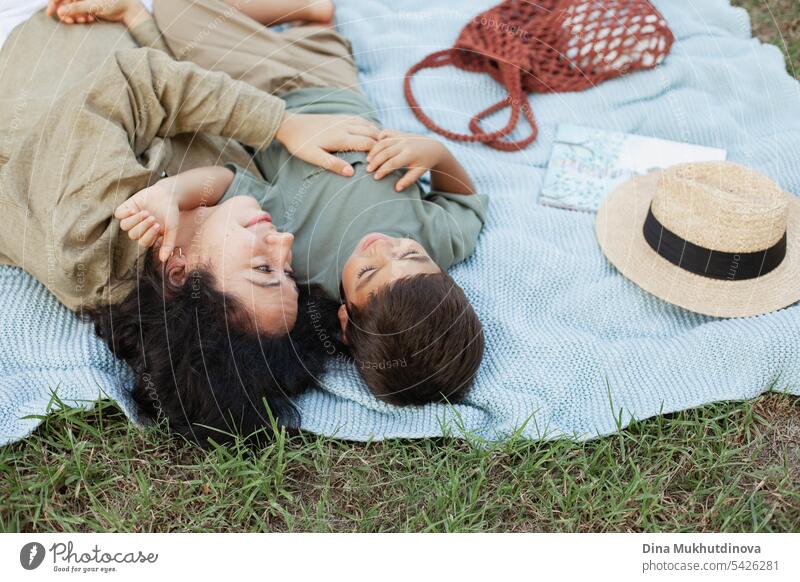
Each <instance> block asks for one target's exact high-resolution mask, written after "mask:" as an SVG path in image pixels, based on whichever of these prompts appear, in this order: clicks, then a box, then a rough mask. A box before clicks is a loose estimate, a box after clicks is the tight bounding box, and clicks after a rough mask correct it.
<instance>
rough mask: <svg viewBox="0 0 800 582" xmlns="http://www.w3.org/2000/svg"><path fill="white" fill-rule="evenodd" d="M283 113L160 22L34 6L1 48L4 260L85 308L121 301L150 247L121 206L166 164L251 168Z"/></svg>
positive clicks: (0, 257)
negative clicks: (63, 13) (138, 238)
mask: <svg viewBox="0 0 800 582" xmlns="http://www.w3.org/2000/svg"><path fill="white" fill-rule="evenodd" d="M137 45H138V46H137ZM283 110H284V103H283V101H282V100H281V99H279V98H277V97H273V96H271V95H269V94H267V93H264V92H262V91H259V90H257V89H255V88H253V87H251V86H249V85H247V84H245V83H243V82H239V81H234V80H232V79H231V78H230V77H228V76H227V75H224V74H221V73H212V72H208V71H205V70H203V69H200V68H199V67H197V66H195V65H193V64H190V63H180V62H177V61H175V60H174V59H172V57H171V55H169V54H168V49H167V47H166V45H165V44H164V42H163V40H162V38H161V35H160V33H159V32H158V29H157V28H156V26H155V24H154V23H153V22H152V21H150V22H146V23H144V24H142V25H140V26H139V27H137V28H136V29H134V30H132V31H130V32H128V31H127V30H126V29H125V28H124V27H123V26H122V25H118V24H111V23H96V24H92V25H90V26H68V25H63V24H59V23H58V22H56V21H55V20H54V19H52V18H49V17H47V16H46V15H45V14H44V12H39V13H37V14H35V15H34V16H33V17H32V18H31V19H30V20H28V21H27V22H25V23H23V24H22V25H20V26H18V27H17V28H16V29H15V30H14V32H13V33H12V34H11V36H10V37H9V38H8V40H7V41H6V43H5V44H4V45H3V48H2V51H0V264H10V265H16V266H19V267H21V268H23V269H25V270H26V271H27V272H28V273H30V274H31V275H33V276H34V277H35V278H36V279H38V280H39V281H40V282H41V283H43V284H44V285H45V286H46V287H47V288H48V289H49V290H50V291H51V292H52V293H54V294H55V295H56V297H57V298H58V299H59V300H60V301H61V302H62V303H64V304H65V305H66V306H67V307H68V308H70V309H72V310H76V311H77V310H80V308H81V306H83V305H91V304H96V303H99V302H105V301H112V302H113V301H116V300H119V299H121V297H122V296H123V295H124V293H126V292H127V291H128V289H126V288H125V287H124V286H122V287H120V286H119V285H116V284H115V283H116V281H117V280H119V279H120V278H121V277H123V276H124V275H126V274H127V273H128V272H129V271H130V270H131V269H132V268H133V267H134V265H135V264H136V259H137V257H138V256H139V255H140V254H141V249H139V248H138V247H137V245H136V244H135V243H134V242H132V241H130V240H129V239H128V237H127V235H126V234H125V233H124V232H122V231H121V230H120V228H119V222H118V221H117V220H114V219H113V213H114V209H115V208H116V207H117V206H118V205H119V204H120V203H121V202H122V201H124V200H125V199H126V198H128V197H129V196H131V195H132V194H134V193H135V192H137V191H138V190H140V189H142V188H145V187H146V186H148V185H150V184H152V183H153V182H155V181H156V180H157V179H158V178H159V177H160V176H161V174H162V172H164V171H166V172H168V173H169V174H170V175H172V174H175V173H177V172H179V171H183V170H188V169H190V168H194V167H199V166H204V165H220V164H223V163H226V162H233V163H239V164H244V165H249V164H250V159H249V156H248V155H247V152H246V151H245V150H244V148H243V147H242V146H241V145H240V144H239V143H236V142H241V143H243V144H247V145H249V146H251V147H254V148H257V149H260V148H263V147H264V146H266V145H267V144H268V143H269V142H270V141H271V140H272V138H273V137H274V135H275V132H276V130H277V127H278V125H279V123H280V119H281V117H282V115H283Z"/></svg>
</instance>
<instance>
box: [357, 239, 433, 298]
mask: <svg viewBox="0 0 800 582" xmlns="http://www.w3.org/2000/svg"><path fill="white" fill-rule="evenodd" d="M441 272H442V270H441V269H440V268H439V266H438V265H437V264H436V263H435V262H433V259H431V257H430V256H429V255H428V253H427V252H426V251H425V249H424V247H423V246H422V245H421V244H419V243H418V242H417V241H415V240H413V239H410V238H394V237H390V236H386V235H385V234H381V233H378V232H373V233H370V234H368V235H366V236H364V237H363V238H362V239H361V240H360V241H358V244H357V245H356V248H355V250H354V251H353V254H351V255H350V258H348V259H347V262H346V263H345V265H344V268H343V269H342V289H343V291H344V295H345V297H344V298H346V300H347V303H349V304H353V305H355V306H357V307H361V306H363V305H364V304H365V303H366V302H367V301H368V300H369V297H370V295H373V294H375V293H376V292H377V291H378V290H379V289H380V288H381V287H384V286H386V285H389V284H391V283H393V282H394V281H396V280H398V279H402V278H405V277H413V276H415V275H425V274H433V273H441Z"/></svg>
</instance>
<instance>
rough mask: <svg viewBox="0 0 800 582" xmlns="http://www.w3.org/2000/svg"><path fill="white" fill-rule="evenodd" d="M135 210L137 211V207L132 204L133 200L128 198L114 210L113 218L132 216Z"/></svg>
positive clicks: (119, 218) (120, 218)
mask: <svg viewBox="0 0 800 582" xmlns="http://www.w3.org/2000/svg"><path fill="white" fill-rule="evenodd" d="M137 212H139V208H138V207H137V206H136V204H134V202H133V200H131V199H130V198H128V199H127V200H126V201H125V202H123V203H122V204H120V205H119V206H117V208H116V209H115V210H114V218H116V219H118V220H122V219H123V218H128V217H129V216H133V215H134V214H136V213H137Z"/></svg>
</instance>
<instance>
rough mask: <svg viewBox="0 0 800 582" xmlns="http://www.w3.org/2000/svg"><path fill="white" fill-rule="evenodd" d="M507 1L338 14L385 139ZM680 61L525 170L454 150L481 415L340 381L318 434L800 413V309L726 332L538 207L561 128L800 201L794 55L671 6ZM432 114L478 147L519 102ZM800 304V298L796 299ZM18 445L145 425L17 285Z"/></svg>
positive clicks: (0, 312)
mask: <svg viewBox="0 0 800 582" xmlns="http://www.w3.org/2000/svg"><path fill="white" fill-rule="evenodd" d="M495 2H496V0H472V1H470V2H464V1H463V0H405V1H404V2H402V3H397V2H395V1H394V0H338V2H337V19H338V23H339V26H340V30H341V31H342V32H343V33H344V34H345V35H346V36H348V37H349V38H350V39H352V42H353V49H354V52H355V54H356V60H357V61H358V63H359V67H360V70H361V75H362V76H361V79H362V82H363V86H364V88H365V90H366V92H367V93H368V94H369V96H370V97H371V98H372V100H373V102H374V103H375V105H376V106H377V108H378V110H379V111H380V113H381V115H382V117H383V120H384V122H385V124H386V125H387V126H389V127H394V128H397V129H400V130H406V131H415V132H422V131H425V130H424V128H423V127H422V126H421V125H420V124H419V123H418V122H417V121H416V118H415V117H414V116H413V115H412V113H411V112H410V111H409V109H408V107H407V105H406V102H405V99H404V97H403V93H402V79H403V75H404V74H405V72H406V70H407V69H408V67H409V66H410V65H412V64H413V63H415V62H417V61H418V60H419V59H420V58H422V57H423V56H424V55H426V54H428V53H430V52H432V51H435V50H438V49H441V48H444V47H447V46H450V45H451V44H452V43H453V41H454V40H455V38H456V36H457V35H458V32H459V31H460V29H461V28H462V26H463V25H464V24H465V23H466V22H468V21H469V20H470V18H472V17H473V16H475V14H477V13H478V12H479V11H481V10H483V9H485V8H488V7H490V6H491V5H492V4H494V3H495ZM657 6H658V8H659V10H661V12H662V13H663V14H664V16H665V17H666V19H667V21H668V22H669V25H670V26H671V28H672V30H673V32H674V33H675V36H676V38H677V42H676V43H675V45H674V46H673V48H672V53H671V54H670V55H669V57H668V58H667V60H666V62H665V64H664V65H663V66H661V67H659V68H658V69H656V70H654V71H648V72H640V73H635V74H632V75H629V76H626V77H623V78H621V79H618V80H614V81H609V82H606V83H604V84H602V85H600V86H599V87H596V88H594V89H592V90H589V91H585V92H581V93H563V94H554V95H534V96H533V97H532V98H531V103H532V106H533V111H534V113H535V115H536V117H537V119H538V122H539V127H540V132H539V138H538V139H537V141H536V142H535V143H534V144H533V145H531V146H530V147H528V148H527V149H526V150H524V151H522V152H519V153H514V154H510V153H502V152H496V151H494V150H490V149H488V148H486V147H483V146H478V145H462V144H451V145H452V149H453V151H454V153H455V154H456V156H457V157H458V158H459V159H460V160H462V161H463V162H464V164H465V166H466V167H467V168H468V169H469V172H470V174H471V175H472V176H473V178H474V179H475V182H476V183H477V185H478V186H479V189H480V190H481V191H482V192H485V193H487V194H489V195H490V196H491V198H492V202H491V205H490V209H489V219H488V224H487V225H486V228H485V230H484V232H483V233H482V235H481V238H480V240H479V243H478V247H477V251H476V253H475V255H474V257H473V258H471V259H470V260H468V261H467V262H465V263H463V264H461V265H459V266H457V267H456V268H454V269H453V271H452V274H453V276H454V277H455V278H456V280H457V281H458V282H459V283H460V284H461V285H462V286H463V287H464V289H465V290H466V292H467V294H468V295H469V297H470V298H471V300H472V302H473V305H474V306H475V308H476V310H477V311H478V313H479V315H480V317H481V319H482V321H483V325H484V327H485V330H486V340H487V350H486V357H485V361H484V363H483V366H482V368H481V370H480V373H479V377H478V379H477V385H476V386H475V388H474V389H473V391H472V393H471V394H470V396H469V398H468V399H467V402H466V403H465V404H462V405H457V406H454V407H445V406H440V405H429V406H425V407H420V408H404V409H399V408H395V407H392V406H389V405H386V404H382V403H380V402H378V401H376V400H375V399H374V398H372V397H371V396H370V394H369V393H368V392H367V390H366V389H365V387H364V386H363V385H362V384H361V382H360V380H359V379H358V376H357V374H356V372H355V370H353V369H350V368H347V367H346V365H345V364H336V365H335V366H334V369H333V371H332V372H331V373H330V374H329V375H327V377H326V378H325V389H324V390H323V391H315V392H312V393H309V394H308V395H306V396H304V397H303V398H302V399H301V400H300V408H301V411H302V415H303V426H304V428H306V429H308V430H310V431H313V432H316V433H321V434H326V435H335V436H337V437H341V438H347V439H356V440H362V439H371V438H374V439H383V438H392V437H423V436H433V435H441V434H442V433H443V432H448V433H450V434H460V433H461V432H462V431H467V432H470V433H474V434H478V435H480V436H482V437H486V438H491V439H494V438H501V437H503V436H505V435H508V434H509V433H511V432H513V431H515V430H518V429H519V430H520V431H521V432H522V433H523V434H525V435H527V436H530V437H532V438H554V437H559V436H566V437H569V438H575V439H584V438H589V437H592V436H596V435H602V434H607V433H610V432H613V431H615V430H616V429H617V427H618V426H619V425H625V424H627V423H628V422H629V421H630V420H631V418H634V417H635V418H639V419H641V418H646V417H649V416H652V415H655V414H659V413H662V412H663V413H666V412H671V411H675V410H681V409H685V408H689V407H693V406H698V405H701V404H704V403H707V402H712V401H716V400H731V399H733V400H738V399H744V398H751V397H753V396H755V395H757V394H759V393H761V392H764V391H765V390H768V389H770V388H773V389H776V390H785V391H789V392H792V393H795V394H800V306H798V305H795V306H793V307H791V308H789V309H785V310H783V311H780V312H777V313H773V314H771V315H767V316H763V317H756V318H749V319H741V320H715V319H713V318H709V317H704V316H700V315H696V314H693V313H689V312H687V311H684V310H682V309H679V308H677V307H673V306H671V305H668V304H666V303H664V302H663V301H660V300H658V299H656V298H654V297H652V296H650V295H648V294H646V293H644V292H643V291H641V290H640V289H639V288H638V287H637V286H636V285H634V284H632V283H630V282H628V281H627V280H625V279H624V278H623V277H622V276H621V275H619V273H617V272H616V271H615V270H614V269H613V268H612V267H611V266H610V265H609V263H608V262H607V261H606V260H605V259H604V258H603V256H602V254H601V252H600V250H599V248H598V246H597V244H596V242H595V239H594V234H593V219H594V217H593V215H589V214H583V213H576V212H570V211H565V210H557V209H552V208H545V207H541V206H539V205H538V204H537V201H536V200H537V195H538V192H539V189H540V186H541V183H542V178H543V175H544V167H545V165H546V163H547V159H548V155H549V153H550V148H551V145H552V141H553V137H554V132H555V128H556V125H557V124H558V123H574V124H580V125H591V126H595V127H601V128H607V129H613V130H622V131H627V132H635V133H639V134H642V135H650V136H656V137H661V138H666V139H672V140H678V141H686V142H691V143H697V144H703V145H708V146H714V147H721V148H725V149H727V150H728V152H729V155H728V158H729V159H730V160H733V161H736V162H740V163H743V164H746V165H749V166H753V167H755V168H758V169H760V170H761V171H763V172H765V173H767V174H769V175H770V176H772V177H773V178H774V179H776V180H777V181H778V182H779V183H780V184H781V185H782V186H783V187H784V188H786V189H787V190H789V191H790V192H792V193H794V194H795V195H797V194H800V163H798V160H800V85H798V83H797V82H796V81H794V80H792V79H791V78H790V76H789V75H788V74H787V73H786V71H785V68H784V62H783V58H782V56H781V53H780V51H779V50H778V49H777V48H775V47H772V46H769V45H763V44H761V43H760V42H759V41H757V40H754V39H752V38H751V37H750V28H749V21H748V17H747V14H746V12H745V11H744V10H742V9H737V8H731V7H730V6H729V5H728V3H727V2H726V1H725V0H702V1H699V0H664V1H660V2H657ZM415 92H416V94H417V96H418V98H419V99H420V101H421V102H422V103H423V104H424V105H425V107H426V111H428V112H429V114H431V115H433V116H434V118H435V119H437V120H438V121H440V122H441V124H442V125H445V126H446V127H449V128H453V129H456V130H459V131H463V129H464V128H466V125H467V121H468V119H469V116H470V115H471V114H473V113H475V112H477V111H480V110H481V109H483V108H484V107H485V106H487V105H489V104H491V103H494V102H496V101H497V100H499V99H500V98H501V97H502V96H503V95H504V93H503V91H502V89H501V88H500V87H499V86H498V85H496V84H495V83H494V82H493V81H491V80H490V79H489V78H488V77H487V76H485V75H474V74H469V73H465V72H462V71H458V70H456V69H453V68H451V67H450V68H444V69H436V70H429V71H425V72H423V73H421V74H419V75H418V76H417V77H416V78H415ZM798 284H800V283H798ZM0 298H2V299H0V442H8V441H11V440H15V439H18V438H21V437H23V436H25V435H26V434H28V433H29V432H30V431H31V430H32V429H33V428H34V427H35V426H36V424H37V423H38V421H37V420H36V419H24V418H22V417H24V416H26V415H41V414H43V413H44V412H45V410H46V408H47V404H48V401H49V400H50V392H51V391H55V392H56V393H57V394H58V397H59V398H60V399H61V400H62V401H64V402H66V403H70V404H72V403H73V402H75V403H76V404H78V405H80V404H82V402H81V401H83V402H91V401H92V400H93V399H95V398H96V397H97V396H98V395H100V394H103V393H104V394H106V395H108V396H109V397H111V398H114V399H116V400H117V401H118V402H119V403H120V405H121V406H122V408H123V409H125V410H126V411H127V412H129V413H131V412H132V406H131V402H130V398H129V396H128V392H127V387H128V386H130V380H131V377H130V373H129V372H128V371H127V370H126V368H125V366H124V365H122V364H120V363H119V362H117V361H115V359H114V358H113V357H112V356H111V355H110V354H109V352H108V351H107V350H106V348H105V347H104V346H103V345H101V343H100V342H99V341H98V340H97V339H95V338H94V336H93V334H92V332H91V330H90V329H89V328H88V327H87V326H85V325H83V324H78V323H77V322H76V321H75V319H74V318H73V317H72V316H71V315H70V314H69V313H68V312H67V311H66V310H65V309H64V308H63V307H62V306H60V305H59V304H58V303H57V302H56V300H55V299H54V298H53V297H52V296H51V295H50V294H49V293H48V292H47V291H45V290H44V288H43V287H42V286H41V285H39V284H38V283H37V282H35V281H33V280H32V279H31V278H30V277H28V276H27V275H26V274H25V273H23V272H22V271H20V270H18V269H14V268H9V267H3V268H0Z"/></svg>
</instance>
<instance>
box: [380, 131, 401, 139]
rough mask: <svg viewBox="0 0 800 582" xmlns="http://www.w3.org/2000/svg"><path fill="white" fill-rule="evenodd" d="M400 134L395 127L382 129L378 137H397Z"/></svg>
mask: <svg viewBox="0 0 800 582" xmlns="http://www.w3.org/2000/svg"><path fill="white" fill-rule="evenodd" d="M398 135H400V132H399V131H395V130H394V129H382V130H381V132H380V133H379V134H378V139H387V138H392V137H397V136H398Z"/></svg>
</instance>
